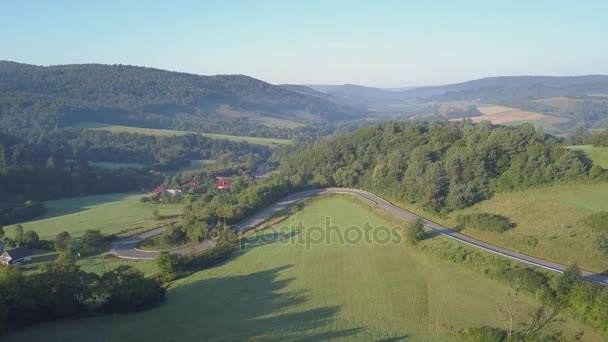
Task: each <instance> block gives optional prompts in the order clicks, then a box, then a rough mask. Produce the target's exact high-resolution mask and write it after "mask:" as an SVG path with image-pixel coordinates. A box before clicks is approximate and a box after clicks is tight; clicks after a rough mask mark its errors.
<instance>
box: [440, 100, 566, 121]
mask: <svg viewBox="0 0 608 342" xmlns="http://www.w3.org/2000/svg"><path fill="white" fill-rule="evenodd" d="M477 109H479V111H480V112H481V113H483V115H481V116H474V117H469V118H468V119H471V120H472V121H473V122H475V123H477V122H481V121H490V122H491V123H492V124H495V125H497V124H510V123H523V122H530V123H537V122H542V123H544V124H549V125H550V124H554V123H559V122H563V121H564V120H567V119H564V118H558V117H551V116H547V115H545V114H542V113H537V112H530V111H525V110H521V109H517V108H511V107H505V106H495V105H478V106H477ZM458 120H462V118H454V119H450V121H458Z"/></svg>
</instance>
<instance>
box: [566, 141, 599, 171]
mask: <svg viewBox="0 0 608 342" xmlns="http://www.w3.org/2000/svg"><path fill="white" fill-rule="evenodd" d="M568 148H569V149H571V150H572V151H575V152H577V153H580V154H582V156H583V157H584V158H588V159H589V160H591V162H592V163H593V164H594V165H599V166H601V167H602V168H604V169H608V147H595V146H591V145H581V146H568Z"/></svg>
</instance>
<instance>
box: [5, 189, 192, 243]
mask: <svg viewBox="0 0 608 342" xmlns="http://www.w3.org/2000/svg"><path fill="white" fill-rule="evenodd" d="M142 196H144V194H134V193H120V194H109V195H98V196H86V197H74V198H67V199H61V200H55V201H47V202H45V203H44V204H45V206H46V208H47V210H48V212H47V214H46V215H44V216H42V217H40V218H39V219H36V220H33V221H28V222H24V223H21V225H22V226H23V228H24V229H25V230H30V229H32V230H35V231H36V232H37V233H38V235H39V236H40V238H41V239H55V236H57V234H59V233H61V232H62V231H67V232H69V233H70V234H71V235H72V236H74V237H78V236H80V235H82V234H83V233H84V232H85V231H86V230H88V229H99V230H101V232H102V234H104V235H108V234H118V233H121V232H125V231H128V230H133V229H149V228H152V227H154V226H157V225H159V224H162V223H163V222H162V221H156V220H154V219H153V217H152V211H153V210H154V209H157V210H158V212H159V214H160V215H163V216H174V215H178V214H180V213H181V210H182V208H183V205H182V204H166V205H165V204H163V205H155V204H149V203H140V202H139V199H140V198H141V197H142ZM14 227H15V225H12V226H8V227H5V230H6V232H7V235H8V236H13V233H14Z"/></svg>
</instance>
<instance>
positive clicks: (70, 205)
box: [22, 193, 143, 223]
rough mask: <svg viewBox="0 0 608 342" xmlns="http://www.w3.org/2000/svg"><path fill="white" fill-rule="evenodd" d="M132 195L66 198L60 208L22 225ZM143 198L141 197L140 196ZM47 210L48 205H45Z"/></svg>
mask: <svg viewBox="0 0 608 342" xmlns="http://www.w3.org/2000/svg"><path fill="white" fill-rule="evenodd" d="M133 195H134V193H118V194H105V195H93V196H84V197H72V198H66V199H62V200H57V201H61V202H60V203H61V204H62V205H61V206H58V205H52V210H49V212H48V213H46V214H45V215H43V216H41V217H37V218H35V219H33V220H29V221H26V222H22V223H27V222H31V221H38V220H45V219H50V218H53V217H57V216H64V215H70V214H76V213H80V212H83V211H87V210H89V209H91V207H95V206H98V205H102V204H105V203H110V202H117V201H122V200H124V199H125V198H127V197H129V196H133ZM142 196H143V195H142ZM47 209H49V208H48V205H47Z"/></svg>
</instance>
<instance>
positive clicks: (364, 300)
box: [7, 197, 600, 342]
mask: <svg viewBox="0 0 608 342" xmlns="http://www.w3.org/2000/svg"><path fill="white" fill-rule="evenodd" d="M361 205H363V204H358V203H354V202H352V201H351V200H350V199H348V198H345V197H332V198H329V199H323V200H320V201H317V202H314V203H313V204H311V205H310V206H309V207H306V208H305V209H304V210H303V211H301V212H299V213H297V214H296V215H295V216H294V217H293V218H292V219H290V220H286V221H284V222H285V223H284V224H279V225H278V226H275V228H276V231H277V233H278V235H270V234H272V231H269V230H266V231H263V232H261V233H258V235H254V236H252V237H250V238H249V240H248V241H249V244H248V245H247V247H246V248H245V249H244V250H243V251H241V252H238V253H237V254H236V255H234V256H233V257H232V258H231V259H230V260H229V261H227V262H225V263H224V264H222V265H220V266H218V267H215V268H212V269H209V270H206V271H202V272H198V273H195V274H194V275H192V276H190V277H188V278H185V279H182V280H180V281H177V282H176V283H174V284H173V285H172V287H171V288H170V290H169V293H168V298H167V302H166V303H164V304H163V305H161V306H160V307H158V308H155V309H152V310H149V311H145V312H141V313H135V314H128V315H119V316H106V317H99V318H90V319H82V320H77V321H63V322H53V323H48V324H42V325H38V326H34V327H31V328H29V329H27V330H24V331H22V332H19V333H15V334H13V335H9V336H7V341H23V342H25V341H39V340H41V339H43V340H45V341H77V340H82V339H86V340H87V341H108V340H112V341H133V340H163V341H173V340H174V341H184V340H192V341H229V340H239V341H242V340H281V341H285V340H288V341H299V340H321V339H336V340H341V341H353V340H361V341H370V340H392V339H395V340H399V339H407V340H412V341H447V340H454V339H456V335H455V334H456V331H457V330H459V329H461V328H466V327H471V326H479V325H499V324H500V322H499V321H500V319H499V316H500V315H499V314H498V313H497V310H496V305H498V304H500V303H504V301H506V300H507V298H508V296H507V293H508V291H509V289H508V288H507V287H505V286H503V285H500V284H498V283H496V282H494V281H490V280H487V279H485V278H480V277H479V276H478V275H476V274H474V273H471V272H470V271H468V270H466V269H464V268H461V267H459V266H455V265H454V264H451V263H446V262H443V261H439V260H438V259H435V258H434V257H431V256H428V255H424V254H421V253H420V252H419V251H416V250H413V249H412V248H411V247H407V246H405V245H404V244H388V245H383V244H381V243H371V244H366V243H362V242H353V243H351V244H347V243H338V242H337V240H334V242H331V243H329V244H314V245H311V246H310V248H308V249H307V248H306V243H302V242H294V243H287V241H289V238H290V237H293V238H295V239H296V240H297V238H298V236H302V237H303V236H312V235H307V234H311V229H314V228H312V227H313V226H314V225H319V226H323V225H324V224H325V220H326V217H328V216H329V217H331V220H332V224H333V225H335V226H339V227H340V228H338V229H339V230H340V231H342V232H344V229H345V228H346V227H348V226H352V225H362V224H364V223H365V222H369V223H370V224H371V225H372V226H373V227H375V228H373V230H372V232H375V231H378V230H380V229H382V228H380V226H381V225H384V226H391V224H390V223H389V222H387V221H385V220H384V219H381V218H379V217H377V216H375V215H374V214H372V213H370V212H368V211H367V210H366V209H365V207H362V206H361ZM298 221H300V222H302V224H303V225H304V226H305V228H304V229H298V230H297V231H295V232H293V231H289V230H288V228H287V225H289V222H298ZM261 236H263V237H264V239H261V238H260V237H261ZM533 309H534V304H533V300H532V298H529V297H521V300H520V302H519V305H518V312H519V314H521V315H522V317H525V316H526V315H527V314H528V313H529V312H530V311H531V310H533ZM465 313H466V314H465ZM550 329H551V330H555V329H560V330H563V331H564V332H565V333H566V334H568V335H569V336H571V335H572V334H573V332H575V331H585V335H584V338H585V340H588V341H599V340H600V338H599V337H598V336H596V335H595V334H594V333H593V332H592V331H589V330H588V329H587V328H585V327H584V326H582V325H580V324H578V323H575V322H571V321H567V322H563V323H557V324H556V325H555V326H551V327H550ZM92 331H95V333H94V334H92V333H91V332H92Z"/></svg>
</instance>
